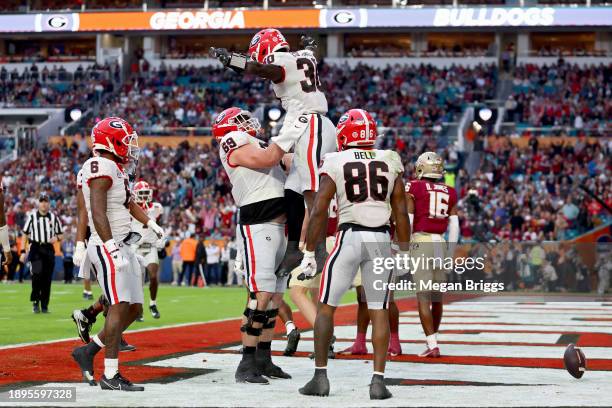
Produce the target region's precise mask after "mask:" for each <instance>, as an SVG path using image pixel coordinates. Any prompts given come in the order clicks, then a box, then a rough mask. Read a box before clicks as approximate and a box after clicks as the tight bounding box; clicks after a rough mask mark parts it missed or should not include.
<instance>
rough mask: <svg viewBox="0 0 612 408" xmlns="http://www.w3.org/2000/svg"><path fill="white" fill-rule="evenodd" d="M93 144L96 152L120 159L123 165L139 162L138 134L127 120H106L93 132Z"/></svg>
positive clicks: (99, 123)
mask: <svg viewBox="0 0 612 408" xmlns="http://www.w3.org/2000/svg"><path fill="white" fill-rule="evenodd" d="M91 144H92V149H93V150H94V152H95V151H96V150H105V151H107V152H110V153H112V154H114V155H115V156H117V157H119V158H120V159H121V160H122V161H123V163H127V162H129V161H130V159H133V160H138V155H139V153H140V149H139V148H138V134H136V132H135V131H134V129H133V128H132V126H131V125H130V124H129V123H127V122H126V121H125V120H123V119H121V118H117V117H110V118H105V119H102V120H101V121H99V122H98V123H96V125H95V126H94V127H93V129H92V130H91Z"/></svg>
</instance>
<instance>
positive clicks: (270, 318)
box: [263, 309, 278, 329]
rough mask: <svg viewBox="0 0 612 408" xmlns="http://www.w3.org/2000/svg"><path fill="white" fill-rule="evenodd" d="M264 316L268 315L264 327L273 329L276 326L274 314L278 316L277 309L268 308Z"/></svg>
mask: <svg viewBox="0 0 612 408" xmlns="http://www.w3.org/2000/svg"><path fill="white" fill-rule="evenodd" d="M266 316H268V321H266V322H265V323H264V325H263V328H264V329H273V328H274V326H276V316H278V309H270V310H268V311H267V312H266Z"/></svg>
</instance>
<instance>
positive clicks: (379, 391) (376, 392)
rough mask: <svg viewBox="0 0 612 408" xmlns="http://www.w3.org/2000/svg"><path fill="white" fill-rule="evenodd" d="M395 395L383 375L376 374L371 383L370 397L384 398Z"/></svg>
mask: <svg viewBox="0 0 612 408" xmlns="http://www.w3.org/2000/svg"><path fill="white" fill-rule="evenodd" d="M392 396H393V394H391V392H389V390H388V389H387V386H386V385H385V380H384V378H383V376H382V375H378V374H374V375H373V376H372V382H371V383H370V399H371V400H384V399H389V398H391V397H392Z"/></svg>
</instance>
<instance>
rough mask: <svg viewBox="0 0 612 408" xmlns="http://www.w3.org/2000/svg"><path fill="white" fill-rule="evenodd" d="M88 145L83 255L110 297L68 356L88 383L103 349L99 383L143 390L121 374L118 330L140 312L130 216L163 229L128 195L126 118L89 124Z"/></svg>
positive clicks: (130, 135) (130, 149) (129, 133)
mask: <svg viewBox="0 0 612 408" xmlns="http://www.w3.org/2000/svg"><path fill="white" fill-rule="evenodd" d="M92 140H93V146H92V149H93V151H94V152H96V154H95V155H94V157H92V158H90V159H88V160H87V161H86V162H85V164H83V175H82V176H83V182H82V190H83V198H84V201H85V206H86V208H87V215H88V220H89V225H90V226H91V227H92V228H91V237H90V239H89V242H88V246H87V255H88V258H89V260H90V262H91V268H92V269H93V270H94V272H95V274H96V276H97V278H98V283H99V284H100V287H101V289H102V291H103V292H104V294H105V296H106V299H107V300H108V301H109V304H110V306H109V308H108V314H107V316H106V320H105V323H104V328H103V329H102V330H101V331H100V332H99V333H98V334H97V335H95V336H94V338H93V341H92V342H90V343H89V344H87V345H85V346H82V347H78V348H76V349H74V350H73V352H72V356H73V358H74V359H75V361H76V362H77V363H78V364H79V367H80V368H81V371H82V373H83V375H84V376H85V377H86V379H87V380H89V383H90V384H91V385H95V380H94V379H93V360H94V357H95V355H96V354H97V353H98V352H99V351H100V350H101V349H102V348H103V347H105V348H106V351H105V359H104V374H103V375H102V378H101V379H100V387H101V388H102V389H105V390H121V391H144V387H142V386H138V385H134V384H132V383H131V382H130V381H129V380H128V379H126V378H125V377H123V376H122V375H121V373H119V360H118V353H119V344H120V339H121V333H122V332H123V331H124V330H125V329H127V328H128V326H129V325H130V324H131V323H132V322H133V321H134V319H136V317H137V316H138V315H139V314H140V313H142V303H143V288H142V274H141V271H140V264H139V262H138V259H137V258H136V254H135V253H134V252H133V251H132V249H131V247H130V244H131V243H132V242H130V238H131V236H132V234H131V232H130V226H131V222H132V217H134V218H136V219H137V220H138V221H140V222H142V223H143V224H145V225H147V226H148V227H149V228H151V229H152V230H153V231H154V232H155V233H156V234H157V235H158V238H159V239H162V238H163V236H164V231H163V229H162V228H161V227H160V226H158V225H157V224H156V223H155V221H154V220H151V219H149V217H148V216H147V214H146V213H145V212H144V211H143V210H142V208H140V207H139V206H138V205H137V204H136V203H134V201H132V199H131V194H130V191H129V187H128V175H127V173H126V172H125V170H124V166H125V165H126V164H127V163H128V162H129V161H130V160H137V158H138V135H137V134H136V132H135V131H134V129H133V128H132V126H131V125H130V124H129V123H127V122H126V121H125V120H123V119H120V118H117V117H110V118H105V119H103V120H101V121H100V122H98V123H97V124H96V125H95V126H94V128H93V129H92Z"/></svg>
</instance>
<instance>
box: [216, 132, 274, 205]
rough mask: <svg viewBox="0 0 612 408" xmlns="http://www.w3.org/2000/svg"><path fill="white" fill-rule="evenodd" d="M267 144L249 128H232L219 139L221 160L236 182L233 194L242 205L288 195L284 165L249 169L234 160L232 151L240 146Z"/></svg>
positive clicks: (230, 177) (237, 202)
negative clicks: (233, 129) (234, 129)
mask: <svg viewBox="0 0 612 408" xmlns="http://www.w3.org/2000/svg"><path fill="white" fill-rule="evenodd" d="M249 143H250V144H254V145H257V146H259V147H260V148H265V146H266V144H265V142H263V141H262V140H259V139H257V138H256V137H253V136H251V135H249V134H248V133H245V132H239V131H238V132H230V133H228V134H227V135H225V136H224V137H223V139H221V141H220V142H219V146H220V149H219V152H220V156H221V163H223V168H224V169H225V171H226V173H227V175H228V176H229V179H230V182H231V183H232V196H233V197H234V201H235V202H236V205H237V206H238V207H243V206H245V205H247V204H253V203H257V202H260V201H265V200H269V199H272V198H279V197H284V196H285V172H284V171H283V169H281V167H280V166H274V167H271V168H269V169H256V170H255V169H248V168H246V167H241V166H234V165H232V164H231V160H230V158H231V155H232V152H233V151H234V150H236V149H238V148H239V147H240V146H244V145H246V144H249Z"/></svg>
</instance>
